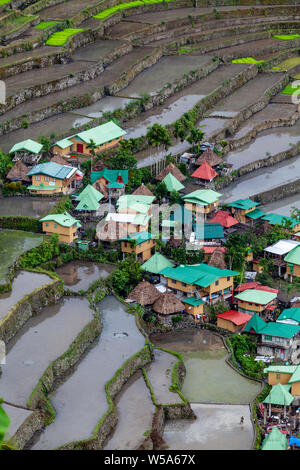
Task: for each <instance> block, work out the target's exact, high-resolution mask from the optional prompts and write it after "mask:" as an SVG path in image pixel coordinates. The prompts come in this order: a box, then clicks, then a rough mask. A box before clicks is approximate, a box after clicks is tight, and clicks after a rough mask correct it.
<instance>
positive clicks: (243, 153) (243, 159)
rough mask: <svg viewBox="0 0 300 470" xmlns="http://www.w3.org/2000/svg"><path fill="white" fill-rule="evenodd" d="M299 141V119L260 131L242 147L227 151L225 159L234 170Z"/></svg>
mask: <svg viewBox="0 0 300 470" xmlns="http://www.w3.org/2000/svg"><path fill="white" fill-rule="evenodd" d="M297 142H300V120H298V121H297V122H296V124H295V125H294V126H292V127H279V128H277V129H271V130H266V131H263V132H261V133H260V134H259V135H258V137H257V138H256V139H255V140H252V141H251V142H250V143H249V144H247V145H245V146H243V148H242V149H239V150H236V151H234V152H229V153H228V154H227V156H226V161H227V162H228V163H231V164H232V165H233V169H234V170H236V169H238V168H240V167H241V166H243V165H247V164H248V163H251V162H254V161H256V160H261V159H263V158H266V157H268V156H271V155H276V154H277V153H280V152H283V151H286V150H289V148H290V147H291V146H293V145H295V144H296V143H297Z"/></svg>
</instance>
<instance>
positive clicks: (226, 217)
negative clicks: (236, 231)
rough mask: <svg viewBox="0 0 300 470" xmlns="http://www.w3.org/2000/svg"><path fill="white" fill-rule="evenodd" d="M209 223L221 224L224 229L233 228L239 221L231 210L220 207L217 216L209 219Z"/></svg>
mask: <svg viewBox="0 0 300 470" xmlns="http://www.w3.org/2000/svg"><path fill="white" fill-rule="evenodd" d="M209 223H212V224H221V225H222V227H223V228H224V230H226V229H228V228H231V227H233V226H235V225H237V224H238V223H239V222H238V220H236V219H235V218H234V217H232V216H231V215H230V214H229V212H227V211H222V210H221V209H219V210H218V211H217V212H216V214H215V216H214V217H213V218H212V219H210V220H209Z"/></svg>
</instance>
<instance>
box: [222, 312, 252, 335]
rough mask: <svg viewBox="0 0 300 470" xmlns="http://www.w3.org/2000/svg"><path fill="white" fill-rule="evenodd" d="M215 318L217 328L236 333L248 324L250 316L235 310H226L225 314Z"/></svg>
mask: <svg viewBox="0 0 300 470" xmlns="http://www.w3.org/2000/svg"><path fill="white" fill-rule="evenodd" d="M216 317H217V326H218V327H219V328H223V329H224V330H228V331H232V332H233V333H237V332H238V331H241V330H242V329H243V328H244V326H245V325H246V324H247V323H248V321H249V320H250V318H251V315H247V314H246V313H241V312H238V311H237V310H228V311H227V312H223V313H219V314H218V315H216Z"/></svg>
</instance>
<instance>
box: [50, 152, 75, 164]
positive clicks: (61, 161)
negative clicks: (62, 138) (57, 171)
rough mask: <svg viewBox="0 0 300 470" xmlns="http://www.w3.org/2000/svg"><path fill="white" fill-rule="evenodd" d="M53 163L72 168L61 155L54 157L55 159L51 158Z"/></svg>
mask: <svg viewBox="0 0 300 470" xmlns="http://www.w3.org/2000/svg"><path fill="white" fill-rule="evenodd" d="M50 161H51V162H54V163H58V164H59V165H67V166H72V165H71V163H69V162H68V161H67V160H66V159H65V158H64V157H62V156H61V155H57V154H56V155H54V157H52V158H51V160H50Z"/></svg>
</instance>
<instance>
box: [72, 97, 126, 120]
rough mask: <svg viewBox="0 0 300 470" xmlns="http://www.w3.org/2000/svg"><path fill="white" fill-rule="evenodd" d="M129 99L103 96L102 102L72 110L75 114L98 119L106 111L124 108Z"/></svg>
mask: <svg viewBox="0 0 300 470" xmlns="http://www.w3.org/2000/svg"><path fill="white" fill-rule="evenodd" d="M130 101H131V100H130V99H129V98H119V97H117V96H105V98H102V100H99V101H96V103H94V104H91V105H90V106H86V107H85V108H78V109H75V110H74V113H76V114H82V115H84V116H89V117H91V118H99V117H101V116H102V114H103V113H105V112H107V111H114V110H115V109H118V108H122V109H123V108H125V106H126V104H127V103H130Z"/></svg>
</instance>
